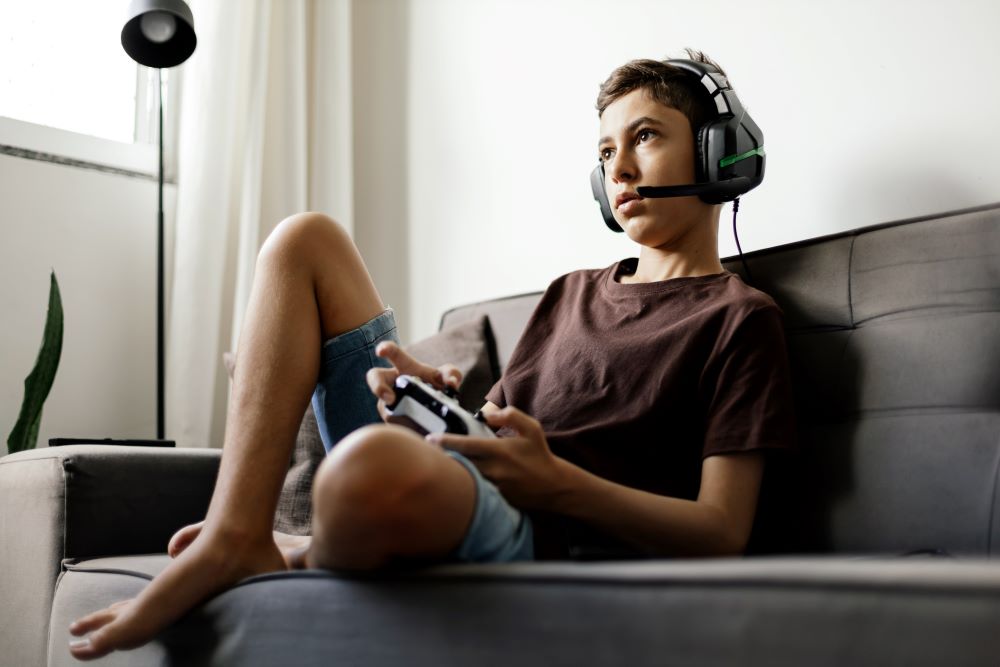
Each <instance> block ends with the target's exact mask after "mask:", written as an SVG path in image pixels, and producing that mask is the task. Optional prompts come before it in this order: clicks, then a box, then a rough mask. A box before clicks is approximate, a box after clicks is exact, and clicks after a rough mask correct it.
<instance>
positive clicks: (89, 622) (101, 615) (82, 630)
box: [69, 608, 118, 637]
mask: <svg viewBox="0 0 1000 667" xmlns="http://www.w3.org/2000/svg"><path fill="white" fill-rule="evenodd" d="M117 615H118V612H117V610H115V609H111V608H108V609H102V610H100V611H95V612H94V613H93V614H87V615H86V616H84V617H83V618H79V619H77V620H75V621H73V622H72V623H70V625H69V632H70V634H71V635H74V636H77V637H79V636H80V635H85V634H87V633H88V632H93V631H94V630H97V629H98V628H102V627H104V626H105V625H107V624H108V623H110V622H111V621H113V620H115V616H117Z"/></svg>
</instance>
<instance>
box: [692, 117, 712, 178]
mask: <svg viewBox="0 0 1000 667" xmlns="http://www.w3.org/2000/svg"><path fill="white" fill-rule="evenodd" d="M711 127H712V123H705V124H704V125H702V126H701V127H700V128H698V134H697V135H696V137H695V139H696V141H695V155H694V171H695V175H694V176H695V183H710V182H711V181H712V178H711V176H712V175H711V173H709V172H710V169H709V167H708V156H709V152H708V130H709V129H710V128H711Z"/></svg>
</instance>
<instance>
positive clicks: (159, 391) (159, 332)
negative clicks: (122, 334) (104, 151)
mask: <svg viewBox="0 0 1000 667" xmlns="http://www.w3.org/2000/svg"><path fill="white" fill-rule="evenodd" d="M162 75H163V70H162V69H160V68H159V67H157V68H156V106H157V108H158V109H159V116H160V127H159V131H158V132H157V136H158V137H159V140H160V169H159V177H158V179H157V180H158V185H159V188H158V190H159V196H158V206H157V211H156V223H157V224H156V437H157V439H158V440H163V438H164V430H165V428H164V421H165V418H164V417H165V414H164V408H163V394H164V391H163V385H164V376H165V372H164V336H163V76H162Z"/></svg>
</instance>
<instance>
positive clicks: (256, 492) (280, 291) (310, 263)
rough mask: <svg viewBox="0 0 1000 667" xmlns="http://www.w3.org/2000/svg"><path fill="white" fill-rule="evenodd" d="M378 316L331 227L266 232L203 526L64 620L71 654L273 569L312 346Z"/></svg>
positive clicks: (314, 222)
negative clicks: (81, 614) (143, 574)
mask: <svg viewBox="0 0 1000 667" xmlns="http://www.w3.org/2000/svg"><path fill="white" fill-rule="evenodd" d="M382 311H383V304H382V301H381V298H380V297H379V295H378V292H377V291H376V289H375V287H374V285H373V284H372V281H371V278H370V277H369V275H368V272H367V269H366V268H365V266H364V263H363V261H362V259H361V257H360V255H359V253H358V252H357V249H356V248H355V247H354V245H353V243H352V241H351V240H350V238H349V237H348V235H347V234H346V233H345V232H344V231H343V230H342V229H341V228H340V227H338V226H337V225H336V224H335V223H334V222H333V221H332V220H330V219H329V218H326V217H325V216H322V215H318V214H301V215H298V216H293V217H292V218H289V219H287V220H285V221H283V222H282V223H281V224H280V225H279V226H278V228H277V229H276V230H275V231H274V233H273V234H272V235H271V236H270V237H269V238H268V240H267V242H266V243H265V244H264V247H263V248H262V249H261V252H260V256H259V258H258V262H257V267H256V274H255V277H254V286H253V290H252V292H251V296H250V304H249V308H248V310H247V314H246V319H245V321H244V324H243V330H242V334H241V337H240V344H239V349H238V350H237V361H236V370H235V373H234V377H233V391H232V396H231V398H230V404H229V413H228V415H227V422H226V436H225V444H224V448H223V455H222V461H221V465H220V469H219V476H218V480H217V483H216V488H215V492H214V493H213V496H212V501H211V504H210V506H209V510H208V514H207V516H206V519H205V524H204V527H203V529H202V531H201V533H200V535H199V536H198V537H197V538H196V539H195V540H194V542H193V543H192V544H191V545H190V546H189V547H188V548H187V549H185V550H184V551H183V552H182V553H181V554H180V555H179V556H178V557H177V558H176V559H175V560H173V561H172V562H171V563H170V565H168V567H167V568H166V569H165V570H164V571H163V572H162V573H161V574H160V575H159V576H157V577H156V579H154V580H153V581H152V582H151V583H150V584H149V586H147V587H146V589H144V590H143V592H142V593H141V594H140V595H139V596H138V597H137V598H135V599H134V600H132V601H129V602H128V603H126V604H120V605H116V606H114V607H111V608H108V609H105V610H102V611H99V612H95V613H94V614H91V615H89V616H87V617H85V618H84V619H81V620H80V621H77V622H76V623H74V624H73V625H72V626H71V631H72V632H73V634H76V635H82V634H86V633H90V637H89V642H86V643H84V644H82V645H78V646H75V647H74V648H73V649H72V652H73V654H74V655H75V656H77V657H78V658H94V657H98V656H100V655H103V654H105V653H108V652H109V651H112V650H115V649H119V648H132V647H136V646H140V645H142V644H144V643H145V642H147V641H149V640H150V639H151V638H152V637H154V636H155V635H156V634H157V633H158V632H159V631H160V630H162V629H163V628H164V627H166V626H167V625H169V624H170V623H172V622H173V621H175V620H176V619H177V618H179V617H180V616H181V615H183V614H184V613H185V612H187V611H188V610H189V609H191V608H192V607H193V606H195V605H196V604H198V603H199V602H201V601H203V600H204V599H206V598H208V597H210V596H211V595H213V594H215V593H218V592H219V591H221V590H224V589H226V588H228V587H229V586H231V585H232V584H234V583H236V582H237V581H239V580H240V579H243V578H245V577H247V576H250V575H253V574H257V573H261V572H268V571H273V570H279V569H283V568H284V561H283V559H282V556H281V553H280V552H279V551H278V549H277V547H276V546H275V543H274V540H273V536H272V532H271V529H272V523H273V521H274V513H275V509H276V506H277V501H278V496H279V493H280V490H281V484H282V480H283V479H284V475H285V472H286V468H287V466H288V460H289V457H290V455H291V450H292V447H293V445H294V440H295V433H296V430H297V428H298V425H299V423H300V421H301V419H302V414H303V412H304V411H305V407H306V405H307V403H308V401H309V397H310V395H311V394H312V391H313V389H314V387H315V384H316V378H317V375H318V366H319V351H320V346H321V342H322V341H323V340H325V339H327V338H330V337H333V336H336V335H338V334H340V333H342V332H344V331H348V330H350V329H353V328H355V327H357V326H359V325H361V324H363V323H364V322H367V321H368V320H370V319H371V318H372V317H374V316H376V315H378V314H379V313H381V312H382Z"/></svg>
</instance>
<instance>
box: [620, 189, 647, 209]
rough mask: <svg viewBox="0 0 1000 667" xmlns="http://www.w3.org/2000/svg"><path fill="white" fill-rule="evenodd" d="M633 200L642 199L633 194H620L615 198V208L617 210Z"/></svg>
mask: <svg viewBox="0 0 1000 667" xmlns="http://www.w3.org/2000/svg"><path fill="white" fill-rule="evenodd" d="M633 199H642V197H640V196H639V195H638V194H636V193H635V192H622V193H621V194H619V195H618V196H617V197H615V208H619V207H620V206H621V205H622V204H624V203H625V202H628V201H632V200H633Z"/></svg>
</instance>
